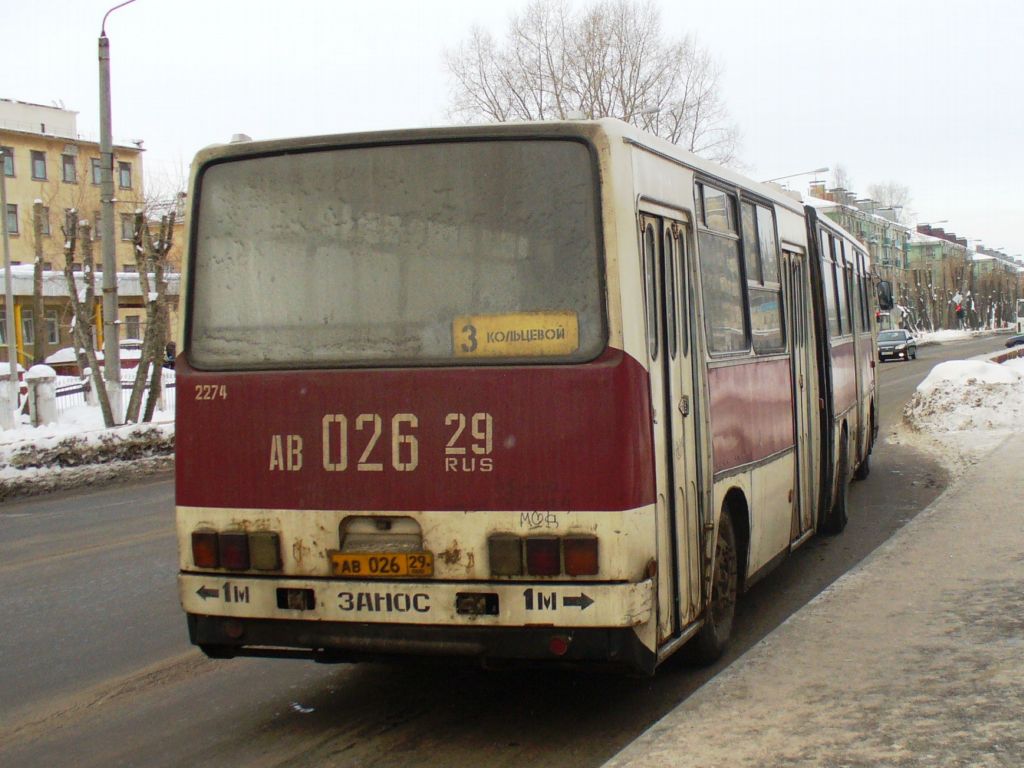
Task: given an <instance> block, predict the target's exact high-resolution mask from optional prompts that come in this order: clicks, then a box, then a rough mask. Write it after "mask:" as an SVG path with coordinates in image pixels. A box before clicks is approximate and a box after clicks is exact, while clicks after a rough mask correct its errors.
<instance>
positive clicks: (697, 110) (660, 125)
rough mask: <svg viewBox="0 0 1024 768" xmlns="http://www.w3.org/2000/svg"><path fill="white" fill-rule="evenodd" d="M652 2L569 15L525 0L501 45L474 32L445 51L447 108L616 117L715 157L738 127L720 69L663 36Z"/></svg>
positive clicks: (552, 0)
mask: <svg viewBox="0 0 1024 768" xmlns="http://www.w3.org/2000/svg"><path fill="white" fill-rule="evenodd" d="M661 26H662V25H661V21H660V14H659V12H658V10H657V8H656V6H655V5H654V3H653V2H651V0H645V1H644V2H637V1H636V0H604V1H603V2H599V3H597V4H594V5H592V6H589V7H588V8H587V9H586V10H584V11H583V12H582V13H579V14H574V13H573V10H572V8H571V6H570V5H569V3H568V2H567V1H566V0H533V2H531V3H530V4H529V5H528V6H527V7H526V8H525V10H524V11H523V12H522V13H521V14H519V15H517V16H514V17H513V18H512V20H511V22H510V25H509V29H508V31H507V34H506V39H505V42H504V43H503V44H501V45H499V44H498V43H496V42H495V40H494V38H493V37H492V36H491V35H490V34H489V33H488V32H486V31H485V30H482V29H479V28H473V29H472V30H471V31H470V34H469V37H468V38H467V39H466V40H465V41H464V42H463V43H462V44H461V45H460V46H459V47H458V48H457V49H456V50H454V51H449V52H447V53H446V62H447V66H448V71H449V73H450V74H451V76H452V79H453V82H454V85H453V96H452V107H451V114H452V115H453V116H455V117H458V118H460V119H464V120H468V121H470V122H474V121H478V120H483V121H499V122H500V121H507V120H551V119H558V120H565V119H569V118H572V117H574V116H576V115H582V116H583V117H585V118H589V119H594V118H600V117H616V118H619V119H621V120H625V121H626V122H629V123H632V124H634V125H637V126H639V127H641V128H644V129H645V130H649V131H651V132H652V133H655V134H657V135H659V136H662V137H663V138H666V139H668V140H669V141H672V142H674V143H676V144H679V145H680V146H683V147H685V148H686V149H689V150H690V151H692V152H696V153H698V154H701V155H704V156H706V157H709V158H711V159H714V160H717V161H719V162H725V163H727V162H730V161H733V160H734V159H735V156H736V149H737V146H738V143H739V132H738V130H737V128H736V127H735V125H733V124H732V123H731V121H730V120H729V116H728V114H727V112H726V109H725V104H724V102H723V100H722V95H721V84H720V70H719V67H718V65H717V63H716V62H715V60H714V59H713V58H712V56H711V54H710V53H709V52H708V51H706V50H704V49H703V48H701V47H700V46H699V45H698V44H697V42H696V40H695V39H694V38H693V37H691V36H686V37H684V38H682V39H680V40H674V41H671V40H666V39H665V38H664V37H663V36H662V34H661Z"/></svg>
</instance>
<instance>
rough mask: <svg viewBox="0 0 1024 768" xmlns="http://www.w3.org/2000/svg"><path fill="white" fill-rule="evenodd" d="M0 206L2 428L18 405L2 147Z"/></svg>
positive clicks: (9, 423) (8, 425)
mask: <svg viewBox="0 0 1024 768" xmlns="http://www.w3.org/2000/svg"><path fill="white" fill-rule="evenodd" d="M12 162H13V159H12ZM0 209H2V210H3V216H2V219H0V220H2V221H3V230H4V299H5V304H4V315H5V317H4V320H5V321H6V325H7V328H6V333H7V366H8V368H9V371H8V373H9V379H8V389H7V393H6V396H5V395H4V393H3V392H2V391H0V429H13V428H14V427H15V426H17V424H16V422H15V417H14V409H15V408H17V407H18V347H17V345H16V344H15V343H14V283H13V278H12V277H11V239H10V236H9V235H8V233H7V150H5V149H3V148H0Z"/></svg>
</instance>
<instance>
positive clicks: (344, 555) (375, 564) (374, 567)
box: [331, 552, 434, 579]
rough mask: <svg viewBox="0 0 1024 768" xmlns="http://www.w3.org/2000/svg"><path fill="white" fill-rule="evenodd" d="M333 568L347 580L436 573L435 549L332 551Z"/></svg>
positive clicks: (392, 577)
mask: <svg viewBox="0 0 1024 768" xmlns="http://www.w3.org/2000/svg"><path fill="white" fill-rule="evenodd" d="M331 569H332V570H333V572H334V575H335V576H341V577H342V578H346V579H366V578H371V579H394V578H403V577H405V578H412V577H417V576H433V575H434V555H433V553H432V552H331Z"/></svg>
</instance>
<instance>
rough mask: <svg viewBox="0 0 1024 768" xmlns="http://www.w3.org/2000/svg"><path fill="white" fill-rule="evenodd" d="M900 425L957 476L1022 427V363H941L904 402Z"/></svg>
mask: <svg viewBox="0 0 1024 768" xmlns="http://www.w3.org/2000/svg"><path fill="white" fill-rule="evenodd" d="M903 421H904V424H905V425H906V427H907V428H909V430H910V431H911V433H912V435H913V436H912V437H910V440H909V442H918V443H920V444H921V445H922V447H925V448H928V449H929V450H931V451H933V452H935V453H937V454H938V455H939V458H940V459H941V460H942V461H943V463H945V464H946V465H947V467H948V468H949V469H950V471H951V472H952V473H953V474H954V476H957V475H959V474H961V473H962V471H963V470H964V469H966V468H967V467H968V466H970V465H972V464H975V463H977V462H978V461H979V460H980V459H981V458H982V457H983V456H984V455H985V454H986V453H988V452H989V451H991V450H993V449H995V448H996V447H998V445H999V444H1000V443H1002V442H1003V440H1005V439H1006V438H1007V437H1009V435H1010V434H1011V433H1012V432H1014V431H1016V430H1019V429H1020V425H1021V424H1022V423H1024V359H1022V358H1016V359H1011V360H1007V361H1005V362H1003V363H996V362H993V361H991V360H987V359H981V358H975V359H972V360H950V361H948V362H945V363H939V364H938V365H936V366H935V367H934V368H932V370H931V373H929V374H928V376H927V377H925V379H924V380H923V381H922V382H921V383H920V384H919V385H918V387H917V391H916V392H914V394H913V396H912V397H911V398H910V400H909V401H908V402H907V404H906V406H905V407H904V409H903ZM914 436H916V437H917V438H919V439H916V440H915V439H914ZM894 441H895V442H897V443H898V442H902V440H901V436H899V435H897V436H896V437H895V438H894Z"/></svg>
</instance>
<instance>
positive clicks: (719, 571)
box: [688, 512, 739, 664]
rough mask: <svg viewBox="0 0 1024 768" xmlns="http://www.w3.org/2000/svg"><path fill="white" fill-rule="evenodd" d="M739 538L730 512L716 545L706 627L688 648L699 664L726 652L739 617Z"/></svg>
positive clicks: (724, 514)
mask: <svg viewBox="0 0 1024 768" xmlns="http://www.w3.org/2000/svg"><path fill="white" fill-rule="evenodd" d="M738 571H739V568H738V558H737V555H736V534H735V533H734V532H733V529H732V519H731V518H730V517H729V513H728V512H723V513H722V519H721V520H720V521H719V523H718V541H717V542H716V543H715V571H714V575H713V578H712V582H711V601H710V603H709V604H708V607H707V610H706V611H705V613H704V625H703V626H702V627H701V628H700V631H699V632H698V633H697V634H696V635H695V636H694V638H693V640H692V641H690V644H689V646H690V647H689V649H688V651H689V654H688V655H689V658H690V660H691V661H694V662H696V663H698V664H710V663H711V662H713V661H717V660H718V658H719V657H720V656H721V655H722V653H723V652H724V651H725V647H726V645H728V643H729V637H730V635H731V634H732V621H733V618H734V617H735V615H736V592H737V585H738V577H737V573H738Z"/></svg>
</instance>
